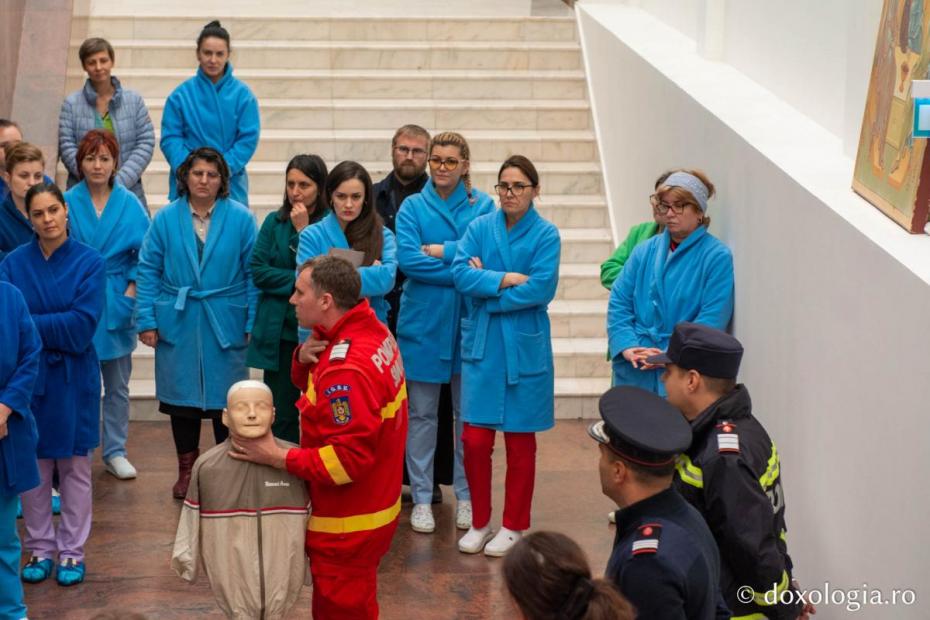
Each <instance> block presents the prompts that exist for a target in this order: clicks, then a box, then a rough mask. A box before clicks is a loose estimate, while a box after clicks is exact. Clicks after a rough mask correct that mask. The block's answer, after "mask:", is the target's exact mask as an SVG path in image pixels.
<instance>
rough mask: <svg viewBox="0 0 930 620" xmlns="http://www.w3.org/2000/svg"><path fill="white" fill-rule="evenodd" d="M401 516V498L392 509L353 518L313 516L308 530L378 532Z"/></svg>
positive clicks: (335, 532) (338, 532)
mask: <svg viewBox="0 0 930 620" xmlns="http://www.w3.org/2000/svg"><path fill="white" fill-rule="evenodd" d="M399 514H400V496H398V497H397V501H396V502H394V505H393V506H391V507H390V508H385V509H384V510H379V511H378V512H370V513H368V514H363V515H352V516H351V517H318V516H316V515H311V516H310V520H309V521H308V522H307V529H308V530H310V531H311V532H323V533H325V534H350V533H352V532H366V531H368V530H376V529H378V528H379V527H384V526H385V525H388V524H389V523H391V521H393V520H394V519H396V518H397V515H399Z"/></svg>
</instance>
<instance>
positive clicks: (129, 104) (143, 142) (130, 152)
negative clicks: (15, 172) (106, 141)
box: [58, 77, 155, 208]
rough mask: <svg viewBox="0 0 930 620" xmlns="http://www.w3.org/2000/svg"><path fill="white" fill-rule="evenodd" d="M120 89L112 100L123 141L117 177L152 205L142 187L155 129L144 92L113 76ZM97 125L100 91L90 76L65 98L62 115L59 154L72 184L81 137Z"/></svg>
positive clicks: (116, 129)
mask: <svg viewBox="0 0 930 620" xmlns="http://www.w3.org/2000/svg"><path fill="white" fill-rule="evenodd" d="M110 79H111V80H112V81H113V87H114V88H115V89H116V92H115V93H114V95H113V98H112V99H111V100H110V108H109V110H110V118H111V119H112V120H113V130H114V132H115V133H116V141H117V142H118V143H119V168H118V169H117V171H116V180H117V181H119V182H120V183H121V184H122V185H124V186H125V187H127V188H129V189H130V190H131V191H132V193H133V194H135V195H136V196H138V198H139V200H140V201H142V204H143V205H144V206H146V208H148V204H147V203H146V201H145V192H144V191H143V189H142V173H143V172H144V171H145V168H146V167H147V166H148V165H149V162H150V161H152V152H153V151H154V150H155V129H154V128H153V127H152V119H151V118H150V117H149V111H148V108H146V107H145V101H143V100H142V96H141V95H139V93H137V92H135V91H133V90H126V89H124V88H123V87H122V85H121V84H120V83H119V80H117V79H116V78H115V77H111V78H110ZM96 127H97V91H95V90H94V87H93V86H91V83H90V80H87V81H86V82H85V83H84V88H82V89H81V90H78V91H75V92H73V93H71V94H70V95H68V96H67V97H66V98H65V102H64V103H63V104H62V105H61V114H60V115H59V117H58V156H59V157H60V158H61V161H62V163H63V164H64V165H65V168H67V169H68V187H69V188H70V187H72V186H74V185H77V183H79V179H78V163H77V151H78V145H79V144H80V143H81V139H82V138H83V137H84V134H86V133H87V132H88V131H90V130H91V129H95V128H96Z"/></svg>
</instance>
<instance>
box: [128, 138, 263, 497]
mask: <svg viewBox="0 0 930 620" xmlns="http://www.w3.org/2000/svg"><path fill="white" fill-rule="evenodd" d="M177 181H178V192H179V193H180V195H181V197H180V198H178V199H177V200H175V201H174V202H172V203H171V204H169V205H167V206H165V207H163V208H162V209H161V210H159V212H158V213H157V214H156V215H155V219H154V220H153V221H152V226H151V227H150V228H149V232H148V234H146V236H145V240H144V241H143V242H142V250H141V253H140V256H139V267H138V270H137V280H136V284H137V295H136V329H137V330H138V331H139V339H140V340H141V341H142V342H143V343H144V344H147V345H149V346H150V347H155V396H156V398H158V401H159V411H161V412H162V413H165V414H167V415H170V416H171V431H172V435H173V436H174V444H175V449H176V451H177V454H178V480H177V482H176V483H175V485H174V487H173V488H172V493H173V495H174V497H175V498H178V499H183V498H184V496H185V495H186V494H187V487H188V485H189V484H190V476H191V468H192V467H193V465H194V461H196V460H197V456H198V455H199V450H198V446H199V445H200V426H201V421H202V420H204V419H209V420H211V421H212V423H213V437H214V439H215V440H216V443H222V442H223V441H225V440H226V437H227V436H228V430H227V428H226V427H225V426H224V425H223V422H222V419H221V417H222V413H223V408H224V407H225V406H226V391H227V390H228V389H229V387H230V386H231V385H232V384H233V383H235V382H236V381H242V380H243V379H247V378H248V369H247V368H246V365H245V354H246V348H247V346H248V339H249V338H248V337H249V333H250V332H251V331H252V322H253V321H254V320H255V308H256V305H257V303H258V290H257V289H256V288H255V287H254V286H253V284H252V275H251V269H250V268H249V261H250V259H251V255H252V246H253V245H254V244H255V236H256V225H255V218H254V217H253V215H252V213H251V212H250V211H249V210H248V208H247V207H245V206H244V205H242V204H240V203H238V202H236V201H235V200H232V199H230V198H228V196H229V168H227V167H226V162H225V161H224V160H223V156H222V155H221V154H220V153H218V152H217V151H216V150H214V149H212V148H209V147H203V148H199V149H197V150H195V151H194V152H192V153H191V154H190V155H188V157H187V160H186V161H185V162H184V163H183V164H181V167H180V168H178V179H177Z"/></svg>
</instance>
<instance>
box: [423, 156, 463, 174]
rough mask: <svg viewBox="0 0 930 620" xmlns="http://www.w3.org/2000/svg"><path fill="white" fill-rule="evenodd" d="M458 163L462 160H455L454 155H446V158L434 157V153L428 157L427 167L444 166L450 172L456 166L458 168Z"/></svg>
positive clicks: (434, 168)
mask: <svg viewBox="0 0 930 620" xmlns="http://www.w3.org/2000/svg"><path fill="white" fill-rule="evenodd" d="M460 163H462V162H461V161H459V160H457V159H456V158H454V157H447V158H446V159H443V158H441V157H436V156H435V155H434V156H433V157H430V158H429V167H430V168H432V169H433V170H439V169H440V168H445V169H446V170H448V171H450V172H451V171H453V170H455V169H456V168H458V167H459V164H460Z"/></svg>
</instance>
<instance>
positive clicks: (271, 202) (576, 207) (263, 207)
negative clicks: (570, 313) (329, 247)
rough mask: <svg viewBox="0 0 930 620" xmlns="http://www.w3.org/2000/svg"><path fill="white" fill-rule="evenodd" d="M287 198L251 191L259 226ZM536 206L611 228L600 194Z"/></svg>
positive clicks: (555, 216)
mask: <svg viewBox="0 0 930 620" xmlns="http://www.w3.org/2000/svg"><path fill="white" fill-rule="evenodd" d="M146 196H147V198H148V203H149V210H150V211H151V213H152V215H154V214H155V213H156V212H157V211H158V210H159V209H160V208H161V207H162V206H163V205H165V204H167V203H168V196H166V195H165V194H151V193H148V192H147V193H146ZM283 197H284V187H283V181H282V187H281V194H252V195H251V196H250V197H249V206H250V207H251V209H252V211H254V212H255V219H256V220H257V221H258V223H259V225H260V224H261V223H262V222H264V221H265V218H266V217H268V214H269V213H271V212H272V211H277V210H278V209H279V208H280V207H281V202H282V200H283ZM536 207H537V208H538V209H539V212H540V214H541V215H542V216H543V217H544V218H546V219H547V220H549V221H550V222H552V223H553V224H555V225H556V226H558V227H559V229H560V230H561V229H567V228H600V229H607V228H608V227H609V225H610V224H609V222H608V217H607V207H606V206H605V204H604V202H603V200H602V199H601V198H600V197H599V196H559V195H549V194H546V195H544V196H542V198H541V199H540V200H538V201H537V204H536ZM601 260H603V257H602V258H598V259H597V261H601Z"/></svg>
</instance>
